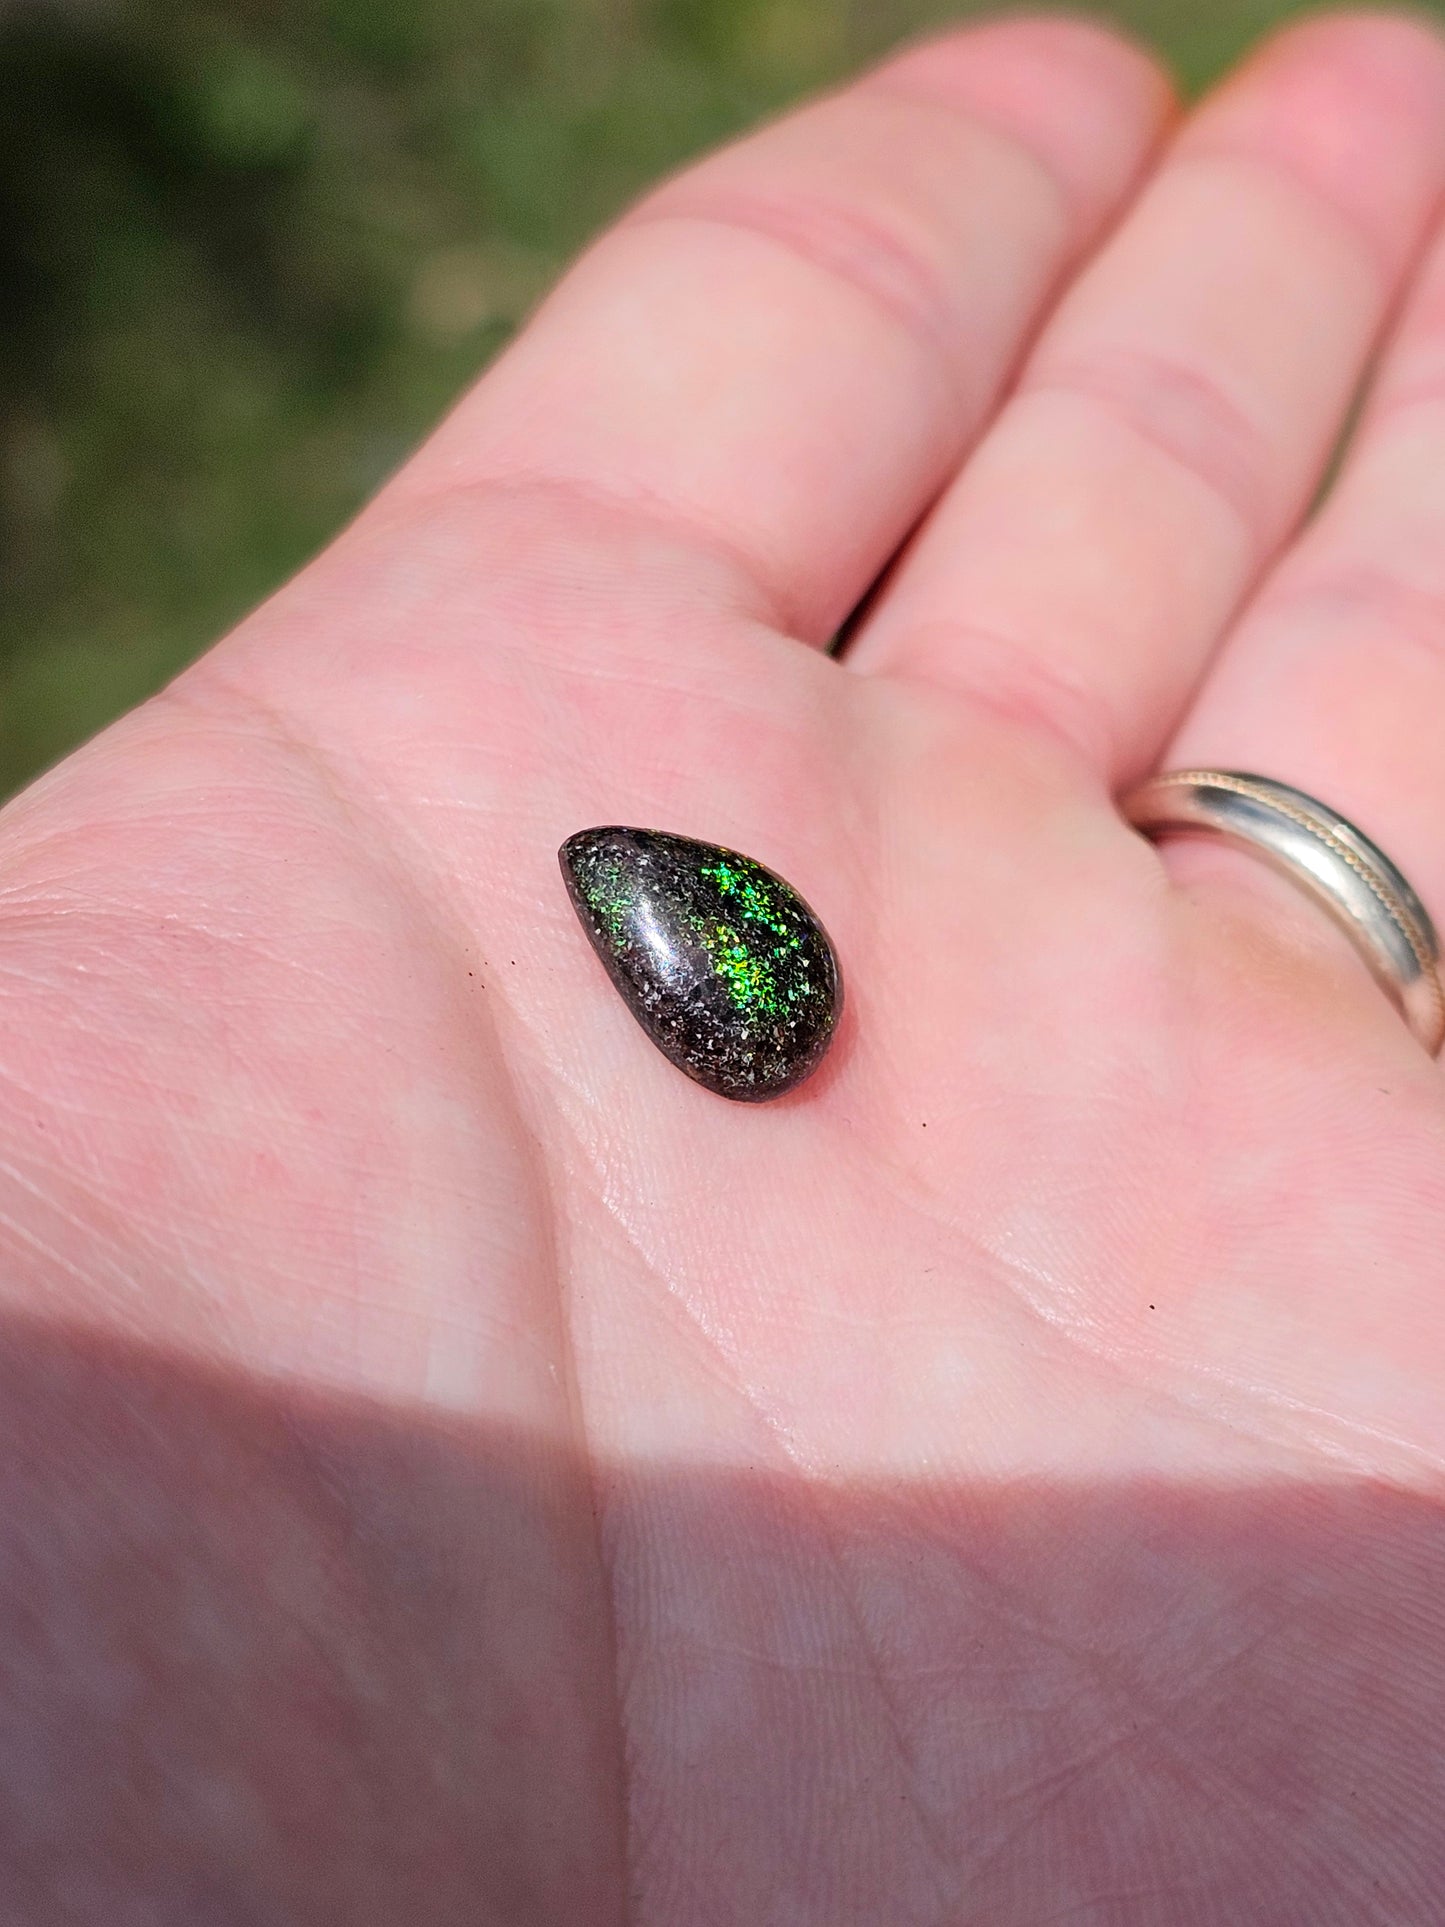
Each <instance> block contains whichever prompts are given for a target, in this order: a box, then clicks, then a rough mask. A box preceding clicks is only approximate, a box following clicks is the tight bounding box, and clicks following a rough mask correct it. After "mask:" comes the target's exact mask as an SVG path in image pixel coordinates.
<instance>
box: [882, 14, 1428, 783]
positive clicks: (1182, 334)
mask: <svg viewBox="0 0 1445 1927" xmlns="http://www.w3.org/2000/svg"><path fill="white" fill-rule="evenodd" d="M1442 185H1445V49H1442V47H1441V44H1440V42H1439V41H1438V40H1437V38H1436V37H1435V35H1434V34H1433V33H1431V32H1429V31H1428V30H1427V29H1425V28H1423V27H1421V26H1419V25H1417V24H1416V23H1414V22H1413V21H1408V20H1404V19H1395V18H1391V17H1385V16H1377V17H1350V16H1345V17H1341V18H1335V19H1329V20H1322V21H1321V20H1317V21H1313V22H1311V23H1309V24H1307V25H1305V26H1304V27H1300V28H1295V29H1293V30H1291V31H1289V32H1287V33H1285V34H1284V35H1282V36H1281V37H1280V38H1279V39H1277V40H1276V41H1274V42H1273V43H1271V44H1270V45H1269V46H1267V47H1266V48H1265V50H1264V51H1263V53H1261V54H1260V55H1257V56H1256V57H1255V59H1254V60H1253V61H1251V62H1250V63H1249V65H1248V66H1247V67H1246V68H1245V69H1244V70H1243V72H1242V73H1241V74H1239V75H1238V76H1236V77H1235V78H1234V79H1233V80H1232V81H1230V82H1229V83H1228V84H1227V85H1226V86H1225V87H1224V88H1223V89H1222V90H1221V91H1220V92H1219V93H1218V94H1217V95H1215V96H1214V98H1213V99H1212V100H1210V101H1208V102H1206V104H1205V105H1204V107H1203V108H1202V109H1201V110H1200V111H1199V113H1198V114H1197V115H1196V116H1195V118H1194V120H1193V121H1192V123H1191V124H1190V125H1189V127H1188V128H1186V130H1185V132H1184V134H1183V136H1182V137H1181V139H1180V141H1179V143H1178V145H1177V147H1176V149H1175V151H1174V153H1173V154H1172V156H1171V157H1170V158H1169V160H1168V161H1167V162H1166V164H1165V165H1164V167H1163V169H1162V171H1161V173H1160V174H1159V176H1158V177H1157V178H1156V180H1155V182H1154V183H1153V185H1152V186H1151V188H1150V189H1149V191H1148V192H1147V193H1146V194H1145V196H1144V197H1143V199H1142V201H1141V202H1140V203H1139V205H1138V206H1137V207H1136V209H1135V211H1134V212H1133V213H1132V214H1131V215H1130V216H1129V217H1128V219H1127V220H1126V221H1125V223H1124V225H1123V227H1122V228H1121V229H1120V231H1119V232H1118V234H1117V235H1116V236H1115V237H1114V239H1113V240H1112V242H1111V243H1110V244H1109V245H1108V246H1107V247H1106V248H1105V249H1104V251H1103V253H1102V254H1101V255H1100V256H1099V257H1098V258H1097V259H1096V261H1095V263H1094V264H1093V266H1092V267H1091V268H1090V269H1089V270H1088V271H1087V272H1086V273H1085V275H1084V276H1083V277H1082V278H1081V279H1080V281H1079V282H1078V283H1077V284H1076V285H1075V288H1074V290H1073V291H1072V293H1071V295H1070V296H1069V298H1068V299H1067V300H1066V302H1065V303H1064V305H1063V307H1062V308H1061V310H1060V311H1059V313H1058V314H1057V316H1056V317H1055V319H1054V321H1053V322H1052V324H1051V325H1050V327H1049V328H1048V329H1047V330H1046V332H1045V334H1044V335H1043V337H1042V339H1041V340H1040V342H1039V344H1038V347H1037V349H1036V351H1035V353H1034V355H1033V357H1032V360H1031V362H1030V365H1029V367H1028V368H1027V369H1026V371H1025V374H1024V377H1023V380H1022V382H1021V384H1020V388H1019V390H1018V392H1017V394H1016V395H1015V397H1014V399H1013V400H1012V401H1011V403H1010V404H1009V405H1008V406H1007V407H1006V408H1005V410H1004V412H1003V414H1002V415H1001V416H1000V418H999V420H998V422H997V423H996V425H995V427H994V428H993V430H992V431H991V433H990V434H989V435H988V436H987V437H986V439H985V441H984V442H983V444H982V445H981V447H980V448H979V450H978V451H977V453H976V454H975V455H974V457H973V458H972V460H971V461H970V462H969V463H968V465H967V466H966V467H965V469H964V470H963V472H962V474H961V475H960V476H959V477H958V479H957V480H956V482H955V483H954V485H953V487H952V488H951V489H950V491H949V492H948V494H947V495H945V497H944V498H943V500H942V502H941V503H940V504H939V506H938V508H937V509H936V510H935V511H934V513H933V514H932V516H931V517H930V518H929V520H928V521H927V523H926V524H925V525H924V527H923V529H922V531H921V533H920V535H919V537H918V538H917V540H916V541H915V543H914V545H913V547H912V549H911V550H910V551H909V552H908V553H907V554H905V556H904V557H903V559H902V561H901V563H900V565H899V567H898V569H897V571H896V577H895V580H894V581H893V582H892V583H891V584H889V585H888V587H887V592H886V594H885V595H884V596H883V597H882V599H881V601H880V605H879V608H878V611H877V613H876V614H875V615H874V616H873V617H872V618H871V619H870V620H869V621H868V622H867V624H866V625H865V627H864V629H863V631H862V633H861V634H860V635H859V636H858V638H857V640H856V642H855V644H854V648H853V650H852V652H851V657H850V659H851V661H852V662H853V663H854V665H855V666H857V667H859V668H864V669H868V670H872V671H882V672H884V673H888V674H894V675H899V676H904V677H907V678H910V679H920V678H921V679H925V680H929V681H932V682H936V683H941V684H943V685H945V686H947V687H950V688H952V689H954V690H955V691H958V692H959V693H962V694H964V695H966V696H968V697H970V698H971V699H973V700H975V701H982V702H984V703H985V704H986V705H987V706H988V707H989V708H990V709H992V710H994V711H1002V712H1003V713H1004V714H1006V715H1008V716H1010V717H1012V718H1013V719H1014V720H1016V721H1021V722H1023V723H1024V724H1026V725H1028V726H1032V727H1037V728H1043V729H1046V730H1047V731H1049V732H1050V733H1051V734H1052V736H1054V737H1055V738H1063V739H1065V740H1067V741H1068V742H1069V743H1070V745H1071V746H1072V747H1073V748H1074V749H1076V750H1082V751H1083V752H1084V754H1085V755H1086V756H1087V758H1088V759H1089V762H1090V763H1091V764H1092V765H1095V766H1097V767H1098V769H1099V771H1100V773H1101V774H1103V775H1105V776H1107V778H1108V779H1109V780H1111V781H1113V782H1118V781H1121V780H1124V779H1126V778H1128V777H1129V776H1131V775H1133V774H1134V773H1135V772H1136V771H1138V770H1140V769H1142V768H1143V767H1145V766H1147V764H1148V763H1149V761H1150V760H1151V758H1152V756H1153V755H1154V754H1155V752H1156V751H1157V749H1158V747H1159V746H1160V744H1161V742H1162V741H1163V739H1164V738H1165V737H1166V736H1167V733H1168V731H1169V728H1170V726H1171V724H1172V722H1173V721H1174V719H1175V718H1176V717H1177V715H1178V713H1179V710H1180V708H1181V706H1182V704H1183V702H1184V700H1185V698H1186V697H1187V694H1188V692H1189V689H1190V688H1191V686H1192V685H1193V684H1194V682H1195V681H1196V679H1197V677H1198V675H1199V672H1200V670H1201V667H1202V665H1203V663H1204V661H1205V659H1206V658H1207V656H1208V654H1209V653H1210V651H1211V649H1212V648H1213V646H1214V643H1215V641H1216V639H1217V638H1218V636H1219V635H1220V633H1221V631H1222V629H1223V627H1224V625H1225V623H1226V621H1227V619H1228V617H1229V615H1230V613H1231V611H1232V610H1233V609H1234V607H1235V606H1236V604H1237V603H1238V601H1239V599H1240V597H1241V596H1242V594H1243V592H1244V591H1245V589H1246V588H1247V587H1248V585H1249V583H1250V581H1251V580H1252V578H1253V577H1254V576H1255V575H1256V574H1257V572H1258V571H1259V569H1260V567H1261V565H1262V563H1263V562H1264V561H1265V559H1266V558H1267V557H1268V555H1269V554H1270V552H1271V551H1272V550H1273V549H1274V548H1275V547H1276V546H1277V545H1278V543H1279V542H1280V540H1281V539H1282V537H1283V536H1284V535H1285V534H1286V532H1287V531H1288V530H1289V529H1290V527H1291V526H1292V524H1293V523H1294V522H1295V520H1296V519H1297V518H1298V516H1299V515H1300V513H1301V511H1302V510H1303V508H1304V507H1305V505H1306V504H1307V502H1308V500H1309V497H1310V494H1311V491H1312V490H1313V488H1314V487H1315V485H1316V484H1317V482H1318V479H1319V477H1320V474H1321V471H1322V468H1323V466H1324V464H1325V462H1326V460H1327V458H1328V455H1329V452H1330V449H1331V447H1332V445H1333V442H1334V440H1335V438H1336V436H1337V435H1338V433H1339V430H1340V427H1341V424H1342V421H1343V419H1344V416H1345V414H1346V412H1347V410H1348V407H1349V403H1350V400H1351V397H1352V395H1353V392H1354V390H1355V387H1356V385H1357V383H1358V380H1359V377H1360V374H1361V371H1362V368H1363V365H1364V363H1365V360H1366V358H1367V356H1368V354H1369V351H1370V348H1371V345H1372V343H1373V341H1374V338H1375V336H1376V333H1377V331H1378V329H1379V327H1380V324H1381V322H1382V320H1383V318H1384V316H1385V314H1386V313H1387V311H1388V309H1389V307H1390V305H1391V303H1392V302H1393V300H1394V298H1395V295H1396V292H1397V290H1398V288H1399V285H1400V283H1401V281H1402V279H1403V277H1404V275H1405V274H1406V272H1407V270H1408V268H1409V265H1410V263H1411V261H1412V259H1413V257H1414V255H1415V253H1416V251H1417V249H1418V247H1419V245H1420V243H1421V240H1422V237H1423V235H1424V233H1425V231H1426V229H1427V227H1428V224H1429V220H1430V216H1431V213H1432V210H1433V208H1434V207H1435V205H1436V203H1437V200H1438V197H1439V194H1440V191H1441V188H1442Z"/></svg>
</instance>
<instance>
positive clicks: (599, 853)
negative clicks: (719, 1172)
mask: <svg viewBox="0 0 1445 1927" xmlns="http://www.w3.org/2000/svg"><path fill="white" fill-rule="evenodd" d="M560 856H561V862H562V874H563V876H564V877H565V878H566V880H567V888H568V890H569V891H570V892H571V896H572V902H573V904H574V905H575V906H576V910H577V914H578V916H579V917H580V918H581V920H582V928H583V929H584V930H585V931H586V932H587V935H588V937H589V938H590V939H591V941H592V947H593V949H594V950H595V951H596V952H597V954H598V956H599V957H600V958H601V959H602V961H603V963H604V964H605V965H606V967H607V974H608V975H609V976H610V977H611V979H612V981H613V983H614V984H616V986H617V988H618V990H619V991H620V992H621V995H622V999H623V1002H624V1003H625V1004H626V1005H627V1008H628V1009H629V1010H630V1011H631V1012H632V1014H633V1016H634V1017H635V1018H636V1019H637V1021H638V1023H639V1024H641V1026H642V1028H643V1029H644V1030H645V1031H646V1032H647V1034H648V1036H649V1037H650V1038H651V1039H652V1041H653V1043H654V1044H656V1046H657V1048H658V1049H659V1050H660V1051H661V1052H662V1054H663V1055H664V1057H669V1058H671V1060H672V1062H673V1063H674V1064H676V1065H677V1067H678V1069H679V1070H683V1071H686V1072H687V1074H688V1076H689V1077H693V1078H696V1079H697V1081H698V1083H699V1084H705V1085H706V1086H707V1088H708V1089H709V1090H710V1091H716V1092H718V1094H719V1095H720V1096H722V1097H734V1098H740V1099H742V1100H743V1101H744V1102H748V1103H756V1102H759V1101H760V1100H762V1099H764V1098H769V1097H781V1096H782V1094H783V1092H784V1091H790V1090H791V1089H792V1088H793V1086H794V1085H795V1084H800V1083H801V1082H802V1080H803V1079H804V1078H805V1077H807V1076H808V1075H809V1074H810V1072H812V1071H814V1070H816V1069H817V1067H818V1064H819V1063H820V1062H821V1060H822V1056H823V1053H824V1051H826V1050H827V1048H828V1043H829V1040H830V1039H831V1037H832V1035H833V1028H834V1026H835V1024H836V1023H837V1021H838V1013H839V1011H840V1010H841V1008H842V1004H843V983H842V979H841V977H840V976H839V974H838V962H837V959H836V958H835V956H834V955H833V946H832V945H831V944H830V943H829V941H828V938H827V936H826V934H825V933H824V930H823V927H822V925H821V924H820V923H819V922H818V919H817V918H816V917H815V916H814V915H813V912H812V911H811V910H810V909H809V908H808V906H807V904H806V903H804V901H803V899H802V898H801V897H800V896H799V895H798V893H797V891H796V890H794V889H792V888H791V886H790V885H788V884H786V883H784V882H783V880H782V878H781V877H778V876H774V875H773V872H772V871H771V870H765V869H764V868H763V866H762V864H761V863H754V862H753V860H752V858H751V857H746V856H739V855H738V853H737V851H736V850H725V849H722V848H721V847H720V846H719V845H718V844H716V843H696V842H694V841H693V840H692V838H691V837H686V836H669V835H667V834H665V833H664V832H663V831H660V830H628V829H620V828H616V827H614V828H609V829H600V830H580V831H579V832H578V833H577V835H576V836H569V837H568V839H567V841H566V842H565V843H564V844H563V845H562V849H561V852H560Z"/></svg>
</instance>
